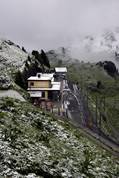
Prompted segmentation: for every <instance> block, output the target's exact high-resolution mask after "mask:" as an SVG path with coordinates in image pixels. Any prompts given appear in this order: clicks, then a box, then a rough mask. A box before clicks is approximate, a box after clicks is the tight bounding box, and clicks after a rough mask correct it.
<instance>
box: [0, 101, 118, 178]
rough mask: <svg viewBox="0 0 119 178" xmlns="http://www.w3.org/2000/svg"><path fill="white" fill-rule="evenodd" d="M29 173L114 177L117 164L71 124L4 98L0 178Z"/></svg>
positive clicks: (0, 107) (0, 114)
mask: <svg viewBox="0 0 119 178" xmlns="http://www.w3.org/2000/svg"><path fill="white" fill-rule="evenodd" d="M29 173H33V174H35V175H36V177H41V176H42V177H48V178H50V177H57V178H58V177H59V178H60V177H67V178H69V177H74V178H77V177H79V176H81V177H86V178H88V177H90V178H93V177H95V178H96V177H97V178H103V177H109V178H110V177H113V178H117V177H118V174H119V162H118V160H117V159H114V158H113V157H112V156H110V155H109V154H108V153H107V152H106V151H105V150H103V149H101V148H99V147H97V146H96V145H95V144H93V143H92V142H91V141H89V140H88V139H87V138H85V137H84V136H83V135H82V134H81V133H80V132H79V131H78V130H76V129H74V128H72V126H71V125H70V124H68V123H65V122H63V121H58V120H57V119H55V118H53V117H52V116H50V115H49V114H47V113H43V112H42V111H40V110H39V109H37V108H35V107H33V106H32V105H31V104H28V103H22V102H20V101H17V100H12V99H9V98H6V99H4V100H1V101H0V176H5V175H9V176H11V177H14V176H15V175H17V176H18V177H19V176H20V175H21V177H25V176H26V175H28V174H29ZM35 175H34V177H35Z"/></svg>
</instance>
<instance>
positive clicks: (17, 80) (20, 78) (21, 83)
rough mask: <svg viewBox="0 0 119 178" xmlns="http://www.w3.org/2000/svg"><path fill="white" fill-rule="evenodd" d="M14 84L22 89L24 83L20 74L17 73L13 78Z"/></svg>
mask: <svg viewBox="0 0 119 178" xmlns="http://www.w3.org/2000/svg"><path fill="white" fill-rule="evenodd" d="M15 83H16V84H17V85H19V86H20V87H22V88H24V81H23V77H22V73H21V72H20V71H18V72H17V73H16V76H15Z"/></svg>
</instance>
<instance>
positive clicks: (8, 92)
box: [0, 90, 25, 101]
mask: <svg viewBox="0 0 119 178" xmlns="http://www.w3.org/2000/svg"><path fill="white" fill-rule="evenodd" d="M3 97H11V98H15V99H19V100H21V101H25V99H24V98H23V97H22V96H21V95H20V94H19V93H18V92H17V91H15V90H0V98H3Z"/></svg>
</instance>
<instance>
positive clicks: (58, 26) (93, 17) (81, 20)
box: [0, 0, 119, 50]
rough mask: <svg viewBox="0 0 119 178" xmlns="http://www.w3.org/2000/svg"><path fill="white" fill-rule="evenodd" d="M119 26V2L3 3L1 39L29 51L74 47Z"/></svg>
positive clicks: (29, 0) (7, 0)
mask: <svg viewBox="0 0 119 178" xmlns="http://www.w3.org/2000/svg"><path fill="white" fill-rule="evenodd" d="M116 26H119V0H0V37H2V38H7V39H10V40H12V41H14V42H16V43H18V44H20V45H22V46H25V48H26V49H28V50H32V49H41V48H43V49H45V50H49V49H54V48H57V47H60V46H70V45H72V44H73V42H74V41H75V40H76V39H78V38H79V37H81V36H84V35H89V34H97V33H101V32H102V31H103V30H104V29H113V28H114V27H116Z"/></svg>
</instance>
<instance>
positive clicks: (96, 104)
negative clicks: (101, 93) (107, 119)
mask: <svg viewBox="0 0 119 178" xmlns="http://www.w3.org/2000/svg"><path fill="white" fill-rule="evenodd" d="M97 106H98V100H97V96H96V101H95V124H96V127H97V126H98V124H97V119H98V108H97Z"/></svg>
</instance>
